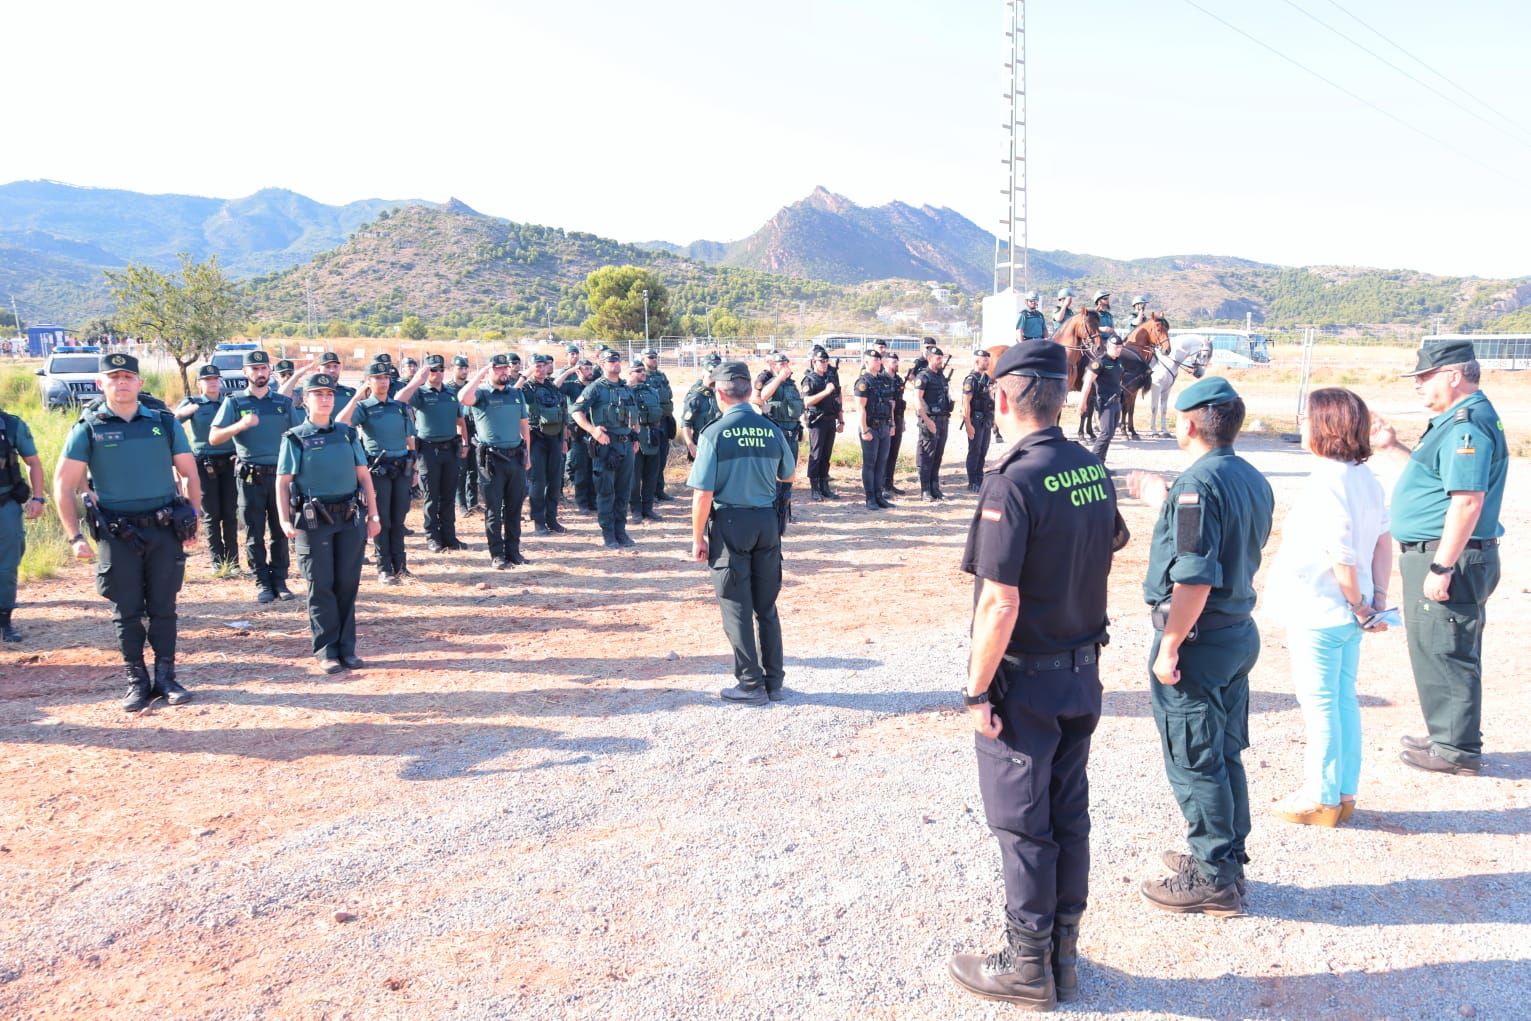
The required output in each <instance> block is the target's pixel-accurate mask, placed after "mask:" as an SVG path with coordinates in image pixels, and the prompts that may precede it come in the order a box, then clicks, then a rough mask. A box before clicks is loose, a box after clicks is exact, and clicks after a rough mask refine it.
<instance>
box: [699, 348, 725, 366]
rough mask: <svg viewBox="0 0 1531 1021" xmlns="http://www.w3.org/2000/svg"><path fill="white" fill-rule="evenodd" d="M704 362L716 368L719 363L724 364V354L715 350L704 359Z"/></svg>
mask: <svg viewBox="0 0 1531 1021" xmlns="http://www.w3.org/2000/svg"><path fill="white" fill-rule="evenodd" d="M702 364H703V365H705V366H707V368H709V369H715V368H717V367H718V366H719V365H722V364H723V356H722V355H720V354H718V353H717V352H716V351H714V352H713V353H712V354H710V355H708V356H707V357H706V358H703V359H702Z"/></svg>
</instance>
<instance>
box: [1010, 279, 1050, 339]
mask: <svg viewBox="0 0 1531 1021" xmlns="http://www.w3.org/2000/svg"><path fill="white" fill-rule="evenodd" d="M1041 300H1042V295H1040V294H1038V293H1037V292H1036V291H1028V292H1026V307H1025V308H1023V309H1021V314H1020V315H1019V316H1017V317H1016V320H1015V342H1016V343H1017V344H1019V343H1020V342H1021V341H1024V340H1046V339H1047V316H1045V315H1043V314H1042V312H1041V310H1040V309H1038V308H1037V302H1039V301H1041Z"/></svg>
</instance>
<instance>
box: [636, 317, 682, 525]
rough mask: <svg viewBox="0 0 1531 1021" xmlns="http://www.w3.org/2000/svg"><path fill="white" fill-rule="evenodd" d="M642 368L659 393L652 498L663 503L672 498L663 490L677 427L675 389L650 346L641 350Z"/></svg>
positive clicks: (657, 353)
mask: <svg viewBox="0 0 1531 1021" xmlns="http://www.w3.org/2000/svg"><path fill="white" fill-rule="evenodd" d="M643 368H644V369H645V370H646V373H647V375H648V384H649V386H650V387H652V388H653V389H654V392H655V393H656V394H658V395H659V412H660V415H661V419H660V423H659V429H660V436H659V455H658V456H659V481H658V482H657V483H656V484H655V486H654V499H656V500H658V501H659V502H660V503H664V502H665V501H667V500H672V499H674V497H672V496H671V495H670V494H669V493H667V492H665V488H664V471H665V466H666V465H668V464H669V463H670V441H671V440H673V439H675V434H676V430H677V428H678V423H677V422H676V421H675V390H674V388H673V387H671V386H670V377H669V376H666V375H665V373H664V370H663V369H661V368H660V367H659V352H658V351H657V350H656V349H654V348H652V347H651V348H649V349H648V350H647V351H645V352H643Z"/></svg>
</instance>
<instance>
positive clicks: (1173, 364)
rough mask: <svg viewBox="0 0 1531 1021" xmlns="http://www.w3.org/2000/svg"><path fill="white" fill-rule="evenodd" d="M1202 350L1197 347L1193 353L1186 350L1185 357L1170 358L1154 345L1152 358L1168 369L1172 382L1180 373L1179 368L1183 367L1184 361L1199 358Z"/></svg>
mask: <svg viewBox="0 0 1531 1021" xmlns="http://www.w3.org/2000/svg"><path fill="white" fill-rule="evenodd" d="M1203 350H1204V349H1203V348H1197V349H1196V354H1195V355H1191V354H1190V353H1189V352H1187V354H1186V357H1185V358H1170V357H1168V356H1167V355H1165V353H1164V352H1163V351H1161V350H1159V349H1158V348H1157V347H1156V348H1154V358H1155V359H1156V360H1158V361H1159V363H1160V364H1163V365H1165V367H1166V368H1168V369H1169V374H1170V382H1174V381H1175V379H1176V378H1177V377H1178V376H1179V375H1180V370H1181V369H1183V368H1185V363H1186V361H1187V360H1190V359H1194V358H1200V357H1201V356H1202V352H1203ZM1166 363H1167V364H1166Z"/></svg>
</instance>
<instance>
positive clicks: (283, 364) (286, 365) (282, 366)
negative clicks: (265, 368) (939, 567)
mask: <svg viewBox="0 0 1531 1021" xmlns="http://www.w3.org/2000/svg"><path fill="white" fill-rule="evenodd" d="M272 368H273V369H275V370H276V371H277V372H291V371H292V370H293V364H292V359H290V358H283V359H281V360H280V361H278V362H277V363H276V364H275V365H273V366H272Z"/></svg>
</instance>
